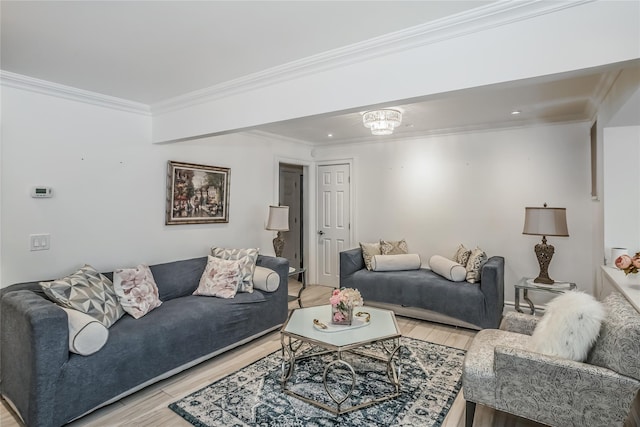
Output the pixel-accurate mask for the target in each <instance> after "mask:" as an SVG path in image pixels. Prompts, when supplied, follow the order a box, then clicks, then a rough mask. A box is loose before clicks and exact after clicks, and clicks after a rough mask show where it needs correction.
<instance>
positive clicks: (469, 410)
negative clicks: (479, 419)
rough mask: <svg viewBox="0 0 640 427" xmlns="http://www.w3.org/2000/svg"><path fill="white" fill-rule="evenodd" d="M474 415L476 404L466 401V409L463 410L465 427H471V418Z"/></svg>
mask: <svg viewBox="0 0 640 427" xmlns="http://www.w3.org/2000/svg"><path fill="white" fill-rule="evenodd" d="M475 413H476V402H470V401H468V400H467V407H466V409H465V424H464V426H465V427H472V426H473V416H474V415H475Z"/></svg>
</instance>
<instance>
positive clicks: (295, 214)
mask: <svg viewBox="0 0 640 427" xmlns="http://www.w3.org/2000/svg"><path fill="white" fill-rule="evenodd" d="M278 182H279V184H278V187H279V188H278V192H279V196H278V201H279V204H280V206H289V231H286V232H284V233H282V234H283V237H284V241H285V244H284V249H283V251H282V257H283V258H287V259H288V260H289V265H290V266H291V267H295V268H296V269H299V268H302V267H304V261H305V255H306V254H305V251H304V246H305V242H304V214H305V212H304V203H303V201H304V185H305V181H304V167H303V166H301V165H294V164H289V163H280V164H279V180H278Z"/></svg>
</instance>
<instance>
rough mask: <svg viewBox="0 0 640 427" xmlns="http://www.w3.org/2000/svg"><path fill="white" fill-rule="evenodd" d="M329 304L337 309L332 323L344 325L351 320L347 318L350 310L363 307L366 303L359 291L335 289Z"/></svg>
mask: <svg viewBox="0 0 640 427" xmlns="http://www.w3.org/2000/svg"><path fill="white" fill-rule="evenodd" d="M329 303H330V304H331V305H332V306H333V307H334V308H335V310H333V311H332V316H333V317H332V321H333V322H334V323H342V322H345V321H348V320H349V319H347V317H346V313H348V312H349V309H352V308H353V307H358V306H361V305H363V304H364V301H363V300H362V295H360V292H359V291H358V290H357V289H352V288H342V289H334V291H333V293H332V294H331V298H329Z"/></svg>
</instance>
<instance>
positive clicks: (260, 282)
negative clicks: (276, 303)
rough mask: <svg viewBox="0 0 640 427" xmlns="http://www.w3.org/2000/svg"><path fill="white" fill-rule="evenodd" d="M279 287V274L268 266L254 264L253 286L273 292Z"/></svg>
mask: <svg viewBox="0 0 640 427" xmlns="http://www.w3.org/2000/svg"><path fill="white" fill-rule="evenodd" d="M279 287H280V275H279V274H278V273H276V272H275V271H273V270H272V269H270V268H266V267H260V266H259V265H256V269H255V270H254V271H253V288H254V289H259V290H261V291H265V292H275V291H277V290H278V288H279Z"/></svg>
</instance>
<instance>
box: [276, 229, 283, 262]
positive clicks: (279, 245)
mask: <svg viewBox="0 0 640 427" xmlns="http://www.w3.org/2000/svg"><path fill="white" fill-rule="evenodd" d="M273 250H274V251H275V253H276V256H277V257H281V256H282V251H283V250H284V237H282V232H281V231H278V235H277V236H276V238H275V239H273Z"/></svg>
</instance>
